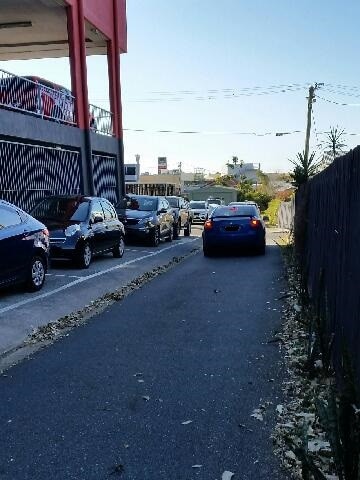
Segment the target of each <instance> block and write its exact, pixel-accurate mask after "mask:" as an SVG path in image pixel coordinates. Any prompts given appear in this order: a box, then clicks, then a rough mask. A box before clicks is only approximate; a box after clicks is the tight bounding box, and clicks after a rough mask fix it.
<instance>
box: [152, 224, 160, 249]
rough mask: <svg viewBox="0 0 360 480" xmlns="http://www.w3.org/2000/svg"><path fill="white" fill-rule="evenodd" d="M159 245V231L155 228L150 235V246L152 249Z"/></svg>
mask: <svg viewBox="0 0 360 480" xmlns="http://www.w3.org/2000/svg"><path fill="white" fill-rule="evenodd" d="M159 243H160V230H159V227H156V228H154V230H153V231H152V232H151V234H150V245H151V246H153V247H158V246H159Z"/></svg>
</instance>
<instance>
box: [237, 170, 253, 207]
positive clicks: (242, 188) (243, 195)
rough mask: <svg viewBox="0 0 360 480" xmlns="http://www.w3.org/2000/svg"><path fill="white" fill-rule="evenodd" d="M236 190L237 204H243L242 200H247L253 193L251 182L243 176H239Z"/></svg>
mask: <svg viewBox="0 0 360 480" xmlns="http://www.w3.org/2000/svg"><path fill="white" fill-rule="evenodd" d="M236 188H237V191H238V193H237V199H238V201H239V202H243V201H244V200H249V195H251V194H252V193H253V191H254V187H253V185H252V182H251V181H250V180H249V179H247V178H246V176H245V175H240V177H239V181H238V184H237V185H236Z"/></svg>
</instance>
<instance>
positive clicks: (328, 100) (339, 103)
mask: <svg viewBox="0 0 360 480" xmlns="http://www.w3.org/2000/svg"><path fill="white" fill-rule="evenodd" d="M316 98H319V99H320V100H323V101H324V102H328V103H333V104H334V105H341V106H343V107H360V103H341V102H335V100H330V99H329V98H324V97H320V96H319V95H316Z"/></svg>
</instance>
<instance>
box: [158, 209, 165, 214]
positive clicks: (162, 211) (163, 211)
mask: <svg viewBox="0 0 360 480" xmlns="http://www.w3.org/2000/svg"><path fill="white" fill-rule="evenodd" d="M166 212H167V209H166V208H160V210H159V212H158V213H166Z"/></svg>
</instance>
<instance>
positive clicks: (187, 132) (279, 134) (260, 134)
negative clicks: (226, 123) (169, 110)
mask: <svg viewBox="0 0 360 480" xmlns="http://www.w3.org/2000/svg"><path fill="white" fill-rule="evenodd" d="M313 119H314V117H313ZM123 131H125V132H134V133H165V134H166V133H167V134H181V135H249V136H255V137H266V136H271V135H273V136H275V137H283V136H286V135H295V134H297V133H305V131H304V130H292V131H289V132H231V131H222V132H217V131H201V130H165V129H162V130H146V129H143V128H123ZM326 133H329V132H328V131H321V132H318V131H317V132H316V136H317V137H318V136H319V135H324V134H326ZM343 135H350V136H358V135H360V132H359V133H350V132H344V133H343Z"/></svg>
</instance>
